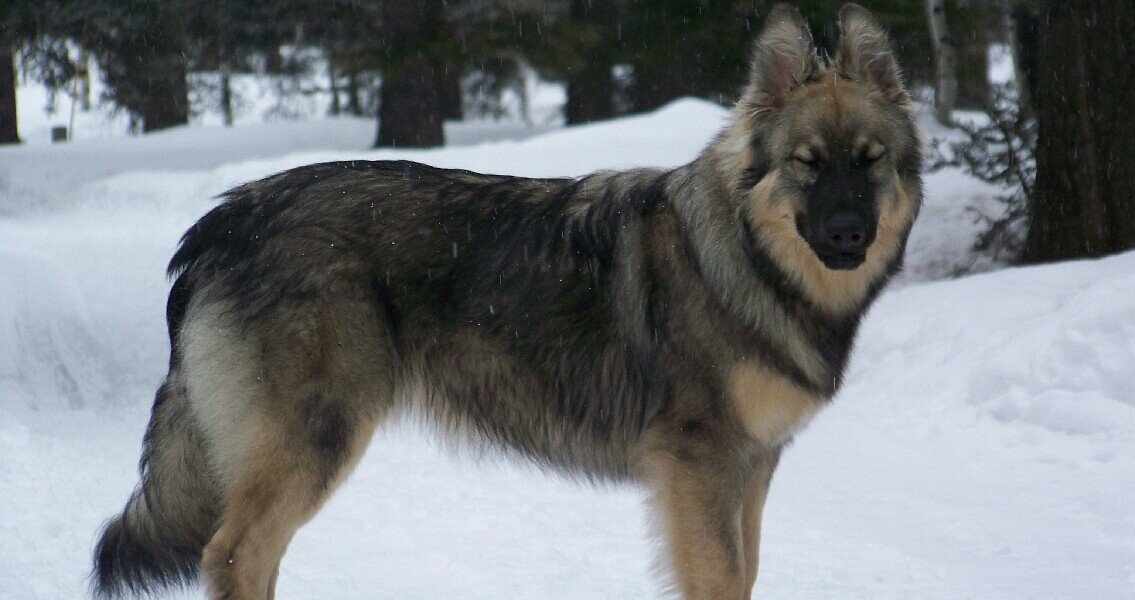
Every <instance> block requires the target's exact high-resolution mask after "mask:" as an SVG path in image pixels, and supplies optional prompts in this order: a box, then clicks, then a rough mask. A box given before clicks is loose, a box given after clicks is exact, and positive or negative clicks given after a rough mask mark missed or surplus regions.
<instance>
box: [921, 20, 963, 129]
mask: <svg viewBox="0 0 1135 600" xmlns="http://www.w3.org/2000/svg"><path fill="white" fill-rule="evenodd" d="M926 20H927V23H928V24H929V29H930V40H931V41H932V42H933V44H934V74H935V85H934V116H935V117H936V118H937V119H938V122H939V123H942V124H943V125H950V124H952V123H953V116H952V114H953V112H954V103H955V101H956V100H957V96H958V76H957V58H956V56H955V52H954V40H953V38H952V37H950V32H949V30H948V29H946V2H945V0H926Z"/></svg>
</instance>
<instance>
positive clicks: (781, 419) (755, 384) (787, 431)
mask: <svg viewBox="0 0 1135 600" xmlns="http://www.w3.org/2000/svg"><path fill="white" fill-rule="evenodd" d="M728 389H729V399H730V401H731V402H732V403H733V406H734V409H735V410H736V412H737V415H738V417H739V418H740V419H741V423H742V424H743V426H744V428H745V431H746V432H747V433H748V434H749V435H750V436H752V437H753V438H754V439H755V440H757V441H758V442H759V443H760V444H761V445H763V446H765V447H767V448H774V447H777V446H780V445H781V444H783V443H785V442H787V441H788V440H789V438H791V437H792V435H793V434H795V433H796V432H797V431H799V430H801V429H803V428H804V426H805V425H807V424H808V421H810V420H811V418H812V416H813V415H815V414H816V412H818V411H819V410H820V407H821V406H823V399H822V398H820V397H818V396H816V395H814V394H811V393H809V392H806V391H804V390H802V389H800V388H799V387H797V386H796V385H794V384H793V383H792V382H791V381H789V380H788V379H786V378H785V377H783V376H781V375H778V374H776V373H774V372H772V371H770V370H769V369H767V368H765V367H764V366H763V365H761V364H760V363H758V362H756V361H746V362H742V363H739V364H738V365H737V366H735V367H734V368H733V370H732V372H731V373H730V375H729V388H728Z"/></svg>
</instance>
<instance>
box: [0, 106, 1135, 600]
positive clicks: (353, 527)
mask: <svg viewBox="0 0 1135 600" xmlns="http://www.w3.org/2000/svg"><path fill="white" fill-rule="evenodd" d="M723 117H724V111H723V110H722V109H720V108H718V107H716V106H713V105H710V104H706V103H702V102H698V101H692V100H686V101H680V102H677V103H674V104H672V105H669V106H667V107H665V108H663V109H661V110H659V111H658V112H655V113H653V114H649V115H645V116H638V117H632V118H626V119H621V120H618V121H613V122H609V123H603V124H596V125H591V126H585V127H578V128H571V129H562V130H556V131H552V132H546V133H541V134H540V135H536V136H533V137H528V138H527V139H511V140H507V139H506V140H500V139H497V140H494V141H486V142H478V141H477V140H485V139H489V138H492V137H498V138H499V137H501V136H502V135H503V136H504V137H512V138H522V137H524V135H525V134H526V132H525V131H524V130H523V129H522V128H516V127H514V128H512V129H509V130H507V131H505V132H503V134H502V131H501V128H499V127H495V128H494V127H487V126H485V125H483V124H481V125H477V124H473V125H462V124H455V125H452V126H451V127H450V129H449V130H448V133H449V134H450V138H451V139H454V140H457V141H458V142H460V143H458V144H455V145H451V146H450V147H447V148H444V149H438V150H429V151H397V152H395V151H372V150H368V149H366V147H367V145H368V143H369V142H370V140H371V139H372V136H373V133H374V129H373V128H374V124H373V122H372V121H370V120H356V119H334V120H318V121H309V122H281V123H271V124H262V123H261V124H255V123H252V124H243V125H240V126H238V127H236V128H233V129H222V128H210V127H196V128H185V129H178V130H174V131H168V132H164V133H159V134H153V135H149V136H146V137H142V138H128V137H109V138H99V139H79V140H77V141H75V142H72V143H70V144H66V145H47V144H42V143H40V144H36V143H32V144H28V145H25V146H22V147H14V148H0V515H3V519H2V521H0V599H8V598H12V599H23V598H59V599H67V598H80V597H82V596H83V595H84V594H85V592H86V589H87V582H86V580H85V577H86V575H87V572H88V569H89V564H90V561H89V557H90V550H91V547H92V544H93V542H94V539H95V535H96V532H97V530H98V528H99V526H100V524H101V522H102V521H103V520H104V519H105V518H107V517H109V516H110V515H112V514H113V513H115V512H116V511H118V510H120V509H121V507H122V505H123V503H124V501H125V500H126V497H127V495H128V494H129V492H130V490H131V488H132V487H133V485H134V483H135V481H136V473H135V464H136V461H137V458H138V451H139V445H140V441H141V436H142V430H143V427H144V425H145V421H146V418H147V416H148V411H149V405H150V402H151V400H152V395H153V391H154V389H155V386H156V384H157V382H158V381H159V380H160V378H161V376H162V375H163V373H164V367H165V365H166V360H167V356H168V355H167V352H168V350H167V347H166V338H165V331H164V321H163V311H164V306H165V294H166V292H167V285H168V284H167V282H166V281H165V279H164V275H163V272H164V267H165V263H166V261H167V260H168V257H169V256H170V254H171V253H172V251H173V249H174V246H175V244H176V241H177V238H178V237H179V236H180V234H181V233H182V232H183V231H184V230H185V229H186V228H187V227H188V226H189V225H190V224H191V223H192V222H193V221H194V220H195V219H196V218H198V217H199V216H200V215H202V214H203V213H204V212H205V211H206V210H208V209H209V208H210V207H211V206H212V205H213V204H214V200H212V199H211V198H212V197H213V196H215V195H216V194H217V193H219V192H221V191H223V190H225V189H226V188H228V187H230V186H232V185H234V184H237V183H240V182H243V181H246V180H249V179H253V178H257V177H260V176H263V175H267V174H269V173H272V172H275V171H279V170H281V169H284V168H288V167H292V166H297V165H300V164H305V163H311V162H316V161H324V160H336V159H347V158H352V159H380V158H408V159H412V160H419V161H423V162H427V163H429V164H432V165H436V166H442V167H460V168H466V169H472V170H479V171H489V172H497V173H510V174H517V175H530V176H544V175H580V174H583V173H586V172H588V171H591V170H593V169H598V168H623V167H630V166H639V165H657V166H668V165H678V164H680V163H682V162H685V161H687V160H689V159H691V158H693V157H694V156H695V155H696V153H697V152H698V151H699V150H700V149H701V147H702V146H703V145H704V144H705V143H706V142H707V141H708V140H709V139H710V137H711V136H712V135H713V133H714V132H715V131H716V129H717V128H718V127H719V125H720V124H721V122H722V119H723ZM927 191H928V198H927V205H926V207H925V209H924V212H923V213H922V216H921V217H920V221H919V223H918V225H917V227H916V230H915V232H914V234H913V237H912V241H911V247H910V254H909V257H910V258H909V263H910V264H909V268H908V271H907V273H906V274H905V275H904V276H903V277H902V279H901V280H900V281H899V282H898V283H897V284H896V285H895V286H893V287H892V289H891V290H890V291H888V292H887V293H885V294H884V295H883V297H882V298H881V300H880V301H879V303H878V305H877V306H876V307H875V308H874V309H873V310H872V312H871V314H870V316H869V318H868V319H867V320H866V322H865V324H864V327H863V331H862V334H861V337H860V339H859V344H858V346H857V349H856V352H855V354H854V358H853V360H852V364H851V368H850V372H849V374H848V377H847V383H846V386H845V387H844V389H843V390H842V392H841V393H840V395H839V397H838V398H837V399H836V400H835V402H834V403H833V405H832V406H831V407H830V408H829V409H828V410H827V411H826V412H824V413H822V414H821V415H820V416H819V417H818V418H817V419H816V420H815V421H814V423H813V424H812V425H811V427H810V428H809V429H808V430H807V431H805V432H804V433H803V434H801V435H800V436H799V437H798V439H797V442H796V443H795V445H793V446H792V447H791V448H790V449H789V450H788V451H787V452H786V455H785V457H784V459H783V462H782V464H781V467H780V470H779V471H778V473H777V475H776V479H775V483H774V485H773V488H772V493H771V497H770V499H769V502H768V506H767V509H766V520H765V523H766V525H765V534H764V535H765V537H764V541H763V544H762V565H761V579H760V581H759V582H758V593H757V594H756V595H757V596H758V597H764V598H801V599H804V598H807V599H811V598H840V599H844V598H865V599H877V598H895V599H899V598H902V599H909V598H942V599H946V598H950V599H954V598H983V599H984V598H1030V599H1033V598H1092V599H1111V598H1114V599H1121V598H1135V253H1133V254H1127V255H1122V256H1117V257H1113V258H1108V259H1104V260H1100V261H1091V262H1077V263H1068V264H1061V265H1053V266H1046V267H1036V268H1028V269H1008V270H1000V271H994V272H989V273H985V274H981V275H975V276H970V277H965V278H961V279H953V280H946V279H945V276H946V275H948V274H949V273H951V272H953V271H954V269H955V268H956V267H957V266H959V265H968V264H970V263H972V262H973V261H974V258H973V257H972V256H970V255H969V252H968V248H969V245H970V244H971V243H972V240H973V236H974V232H975V228H974V226H973V224H972V217H971V215H970V214H969V213H967V208H968V207H973V206H988V205H989V202H990V198H991V196H992V194H994V193H995V192H996V190H991V189H989V188H988V187H986V186H984V185H983V184H980V183H978V182H975V181H973V180H971V179H968V178H967V177H965V176H963V175H961V174H959V173H958V172H956V171H946V172H941V173H937V174H934V175H930V176H928V178H927ZM641 504H642V502H641V495H640V492H639V491H638V490H636V489H633V488H614V489H593V488H591V487H587V486H581V485H580V484H577V483H573V482H566V481H563V480H559V479H556V478H554V477H548V476H545V475H543V474H540V473H538V472H536V471H535V470H533V469H531V468H530V467H526V466H524V465H516V464H508V463H500V462H497V461H493V460H483V461H479V460H476V459H474V458H472V457H467V456H453V455H451V454H450V453H449V452H448V451H446V450H440V449H438V448H437V447H436V446H435V445H434V444H433V443H432V442H430V441H429V439H428V438H427V437H425V436H424V435H422V434H420V433H419V432H417V431H415V430H413V429H396V430H394V431H390V432H387V433H384V434H381V435H379V436H378V437H377V438H376V440H375V442H374V443H373V444H372V446H371V448H370V451H369V453H368V454H367V457H366V458H365V459H364V461H363V463H362V464H361V465H360V466H359V468H358V470H357V471H356V473H355V475H354V476H353V477H352V478H351V479H350V480H349V481H348V482H347V484H346V485H345V486H344V487H343V489H342V490H341V491H340V492H339V493H338V494H337V495H336V496H334V497H333V499H332V501H331V503H330V504H329V505H328V506H327V507H326V508H325V509H324V510H323V511H322V512H321V513H320V514H319V515H318V516H317V518H316V519H315V520H314V521H313V522H312V523H311V524H310V525H308V526H307V527H305V528H304V529H302V530H301V531H300V534H299V535H298V537H297V538H296V540H295V542H294V543H293V544H292V548H291V551H290V552H289V553H288V555H287V557H286V558H285V561H284V564H283V568H282V572H281V575H280V585H279V597H280V598H398V599H416V598H421V599H425V598H463V599H465V598H468V599H480V598H483V599H500V598H557V599H558V598H563V599H574V598H579V599H591V598H647V597H654V596H657V595H658V593H659V588H658V585H657V580H656V579H655V578H653V577H652V576H651V563H652V556H653V553H654V549H655V544H654V542H652V541H651V540H650V538H649V536H648V535H647V534H648V527H647V525H646V520H645V519H644V514H643V510H642V506H641ZM187 597H200V592H199V591H195V592H191V593H189V594H187Z"/></svg>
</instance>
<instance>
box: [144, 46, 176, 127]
mask: <svg viewBox="0 0 1135 600" xmlns="http://www.w3.org/2000/svg"><path fill="white" fill-rule="evenodd" d="M142 71H143V72H142V75H148V77H145V79H143V80H140V81H138V82H137V83H138V85H139V88H138V89H139V91H141V93H142V95H143V98H142V102H143V105H142V106H141V107H140V111H139V112H140V116H141V118H142V132H143V133H149V132H152V131H158V130H160V129H166V128H169V127H176V126H178V125H186V124H188V123H189V84H188V82H187V81H186V67H185V61H184V59H183V58H182V57H181V56H165V57H150V59H149V62H148V64H147V65H146V67H144V68H143V70H142Z"/></svg>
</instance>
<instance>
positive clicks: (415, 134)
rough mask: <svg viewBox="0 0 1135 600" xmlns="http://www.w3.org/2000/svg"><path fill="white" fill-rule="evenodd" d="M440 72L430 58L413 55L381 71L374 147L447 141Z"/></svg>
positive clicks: (421, 145)
mask: <svg viewBox="0 0 1135 600" xmlns="http://www.w3.org/2000/svg"><path fill="white" fill-rule="evenodd" d="M437 78H438V75H437V73H436V71H435V69H434V67H433V66H432V65H430V63H429V61H428V60H426V59H422V58H414V59H410V60H407V61H405V62H403V63H402V64H401V65H398V66H397V67H392V68H388V69H387V70H386V72H384V73H383V74H382V92H381V96H382V98H381V103H382V104H381V106H380V107H379V109H378V139H377V140H375V143H374V145H375V147H398V148H405V147H428V146H441V145H443V144H444V143H445V133H444V131H443V130H442V123H443V121H444V119H443V118H442V106H441V97H440V95H439V94H438V92H437V90H438V86H437Z"/></svg>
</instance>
